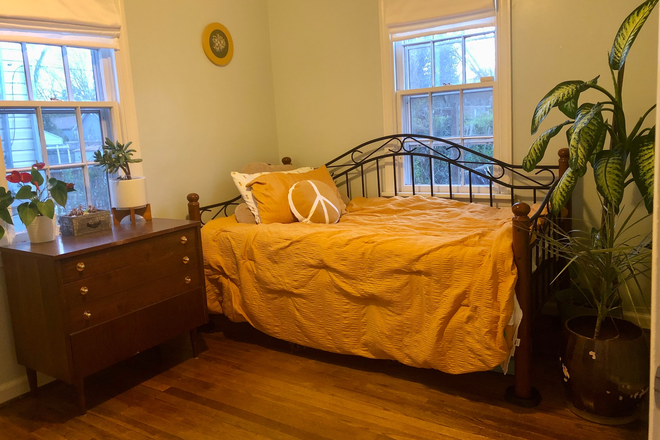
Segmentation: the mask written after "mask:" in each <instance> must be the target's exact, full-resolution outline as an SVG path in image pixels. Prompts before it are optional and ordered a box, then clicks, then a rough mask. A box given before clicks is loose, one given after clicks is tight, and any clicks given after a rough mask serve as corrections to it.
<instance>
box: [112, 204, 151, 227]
mask: <svg viewBox="0 0 660 440" xmlns="http://www.w3.org/2000/svg"><path fill="white" fill-rule="evenodd" d="M136 214H137V215H139V216H140V217H142V218H143V219H145V220H146V221H148V222H150V221H151V205H150V204H149V203H147V204H146V206H143V207H142V208H128V209H118V208H112V223H113V224H114V225H115V226H119V224H120V223H121V221H122V220H123V219H124V217H126V216H127V215H130V216H131V223H132V224H135V215H136Z"/></svg>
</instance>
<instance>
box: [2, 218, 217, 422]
mask: <svg viewBox="0 0 660 440" xmlns="http://www.w3.org/2000/svg"><path fill="white" fill-rule="evenodd" d="M0 254H1V255H2V261H3V263H4V271H5V278H6V281H7V295H8V298H9V309H10V313H11V319H12V328H13V332H14V342H15V345H16V356H17V358H18V362H19V363H20V364H21V365H23V366H25V367H26V369H27V375H28V380H29V382H30V389H31V390H32V391H34V390H36V387H37V376H36V371H40V372H42V373H45V374H47V375H49V376H52V377H55V378H57V379H60V380H63V381H65V382H67V383H70V384H73V385H74V386H75V387H76V390H77V393H78V400H79V405H80V408H81V411H82V412H85V394H84V386H83V381H84V378H85V377H86V376H89V375H90V374H93V373H95V372H97V371H99V370H101V369H103V368H106V367H108V366H110V365H112V364H114V363H116V362H119V361H121V360H123V359H126V358H128V357H130V356H132V355H134V354H136V353H138V352H140V351H143V350H146V349H148V348H150V347H153V346H155V345H158V344H160V343H162V342H164V341H167V340H168V339H171V338H173V337H175V336H177V335H179V334H181V333H185V332H190V336H191V341H192V344H193V352H194V354H195V356H196V355H197V353H196V350H197V347H196V344H195V339H196V329H197V327H198V326H200V325H202V324H204V323H206V322H207V319H208V315H207V310H206V295H205V291H204V274H203V265H202V250H201V240H200V224H199V222H190V221H185V220H167V219H154V220H153V221H150V222H144V221H143V222H141V223H140V222H138V224H137V225H131V224H130V223H129V224H122V225H120V226H114V227H113V229H112V230H109V231H104V232H99V233H96V234H90V235H84V236H80V237H61V236H60V237H57V239H56V240H55V241H53V242H49V243H40V244H31V243H29V242H28V243H19V244H14V245H11V246H6V247H1V248H0Z"/></svg>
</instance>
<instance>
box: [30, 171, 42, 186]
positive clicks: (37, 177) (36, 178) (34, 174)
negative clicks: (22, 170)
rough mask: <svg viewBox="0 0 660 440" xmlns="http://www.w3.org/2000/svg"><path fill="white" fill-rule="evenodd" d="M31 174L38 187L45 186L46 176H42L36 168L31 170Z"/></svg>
mask: <svg viewBox="0 0 660 440" xmlns="http://www.w3.org/2000/svg"><path fill="white" fill-rule="evenodd" d="M30 174H31V175H32V181H33V182H35V183H36V184H37V185H39V186H41V185H43V184H44V176H42V175H41V173H40V172H39V170H37V169H36V168H32V169H31V170H30Z"/></svg>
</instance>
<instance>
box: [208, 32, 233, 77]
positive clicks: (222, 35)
mask: <svg viewBox="0 0 660 440" xmlns="http://www.w3.org/2000/svg"><path fill="white" fill-rule="evenodd" d="M202 47H203V48H204V53H205V54H206V57H207V58H208V59H209V60H211V62H212V63H213V64H217V65H218V66H224V65H227V64H229V62H230V61H231V58H232V57H233V56H234V40H232V39H231V34H230V33H229V31H228V30H227V28H226V27H224V26H223V25H221V24H220V23H211V24H210V25H208V26H206V28H205V29H204V33H203V34H202Z"/></svg>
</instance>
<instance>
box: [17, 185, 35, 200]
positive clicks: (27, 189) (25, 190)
mask: <svg viewBox="0 0 660 440" xmlns="http://www.w3.org/2000/svg"><path fill="white" fill-rule="evenodd" d="M36 195H37V193H35V192H34V191H32V187H31V186H30V185H23V186H21V187H20V189H19V190H18V191H17V192H16V198H17V199H19V200H29V199H31V198H32V197H34V196H36Z"/></svg>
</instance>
